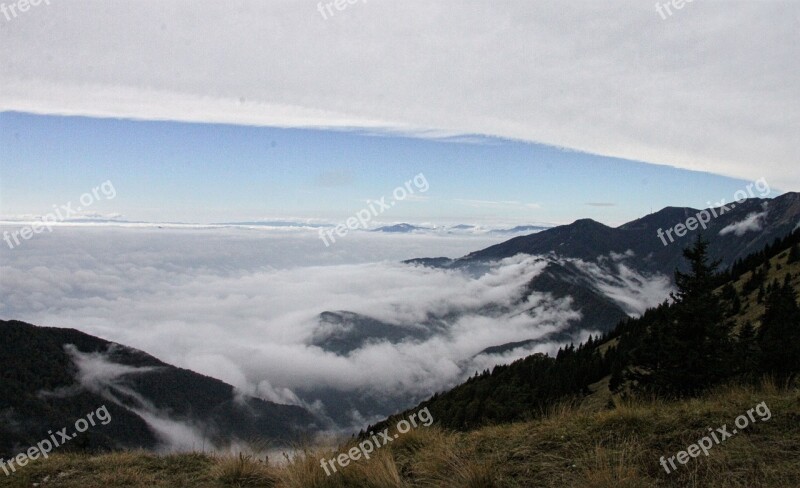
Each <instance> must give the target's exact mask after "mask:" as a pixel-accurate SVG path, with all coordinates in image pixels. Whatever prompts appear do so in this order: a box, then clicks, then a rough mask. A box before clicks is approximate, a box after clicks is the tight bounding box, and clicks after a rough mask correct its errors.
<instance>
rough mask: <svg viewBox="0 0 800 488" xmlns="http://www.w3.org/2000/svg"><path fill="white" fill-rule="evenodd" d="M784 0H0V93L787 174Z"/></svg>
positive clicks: (52, 105)
mask: <svg viewBox="0 0 800 488" xmlns="http://www.w3.org/2000/svg"><path fill="white" fill-rule="evenodd" d="M323 3H325V2H323ZM798 9H800V4H798V3H797V2H785V1H769V2H767V1H762V2H753V1H749V0H748V1H744V0H742V1H730V2H712V1H706V2H693V3H688V4H686V5H685V8H683V9H682V10H675V11H674V15H672V16H671V17H668V18H666V19H662V18H661V16H659V14H658V13H657V12H656V10H655V8H654V7H653V4H651V3H642V2H638V1H634V0H618V1H611V2H567V3H563V2H562V3H556V2H527V1H524V0H504V1H499V2H492V3H482V2H470V3H467V4H465V3H463V2H458V1H456V0H444V1H441V2H436V3H435V4H431V2H428V1H422V0H408V1H403V2H365V3H361V2H359V3H356V4H355V5H351V6H349V8H347V9H346V10H344V11H337V12H336V15H334V16H332V17H329V18H328V19H327V20H325V19H324V18H323V16H322V15H321V14H320V13H319V12H318V10H317V2H296V1H280V2H256V1H254V0H253V1H234V2H214V1H211V0H199V1H192V2H189V1H186V0H174V1H170V2H161V3H155V2H135V3H126V2H104V1H101V0H83V1H78V0H76V1H71V2H52V4H51V5H50V6H42V7H40V8H35V9H31V10H30V11H28V12H26V13H25V14H24V15H21V16H19V17H18V18H15V19H12V20H11V21H10V22H5V20H4V19H0V21H2V22H4V25H3V28H2V29H0V44H2V45H3V46H4V48H3V50H2V51H0V64H2V65H3V66H4V67H5V68H4V69H3V70H2V72H0V87H2V88H0V90H2V92H1V93H0V110H20V111H28V112H33V113H47V114H54V113H55V114H84V115H92V116H104V117H132V118H141V119H150V120H152V119H159V120H161V119H164V120H184V121H200V122H228V123H235V124H245V125H275V126H325V127H339V128H343V127H360V128H367V129H369V130H371V131H377V132H380V131H381V130H386V129H391V130H399V131H403V132H407V133H410V134H415V135H417V136H420V137H442V136H447V135H459V134H488V135H498V136H503V137H510V138H516V139H522V140H528V141H538V142H543V143H546V144H551V145H556V146H562V147H567V148H572V149H577V150H581V151H587V152H591V153H597V154H602V155H610V156H620V157H625V158H630V159H634V160H641V161H647V162H654V163H660V164H670V165H675V166H679V167H683V168H690V169H697V170H704V171H710V172H714V173H719V174H725V175H730V176H738V177H741V178H743V179H748V180H749V179H752V178H753V174H752V168H753V166H757V167H758V168H759V171H761V172H763V174H761V175H759V176H765V177H767V179H768V180H769V181H776V182H778V181H779V182H781V186H782V188H783V189H785V190H797V189H799V188H800V176H798V173H797V172H796V171H794V170H792V168H794V167H795V166H796V164H797V161H798V150H797V145H796V144H795V142H796V134H797V133H798V132H800V97H798V96H797V93H798V91H799V90H800V63H798V61H797V60H798V56H797V52H796V46H797V44H798V41H800V31H798V29H797V25H796V19H797V15H798V11H799V10H798ZM142 46H147V49H142ZM341 181H344V180H343V178H342V177H341V175H339V176H336V175H333V176H332V177H330V178H326V179H324V181H321V182H320V183H321V184H338V183H340V182H341Z"/></svg>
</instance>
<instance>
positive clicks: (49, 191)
mask: <svg viewBox="0 0 800 488" xmlns="http://www.w3.org/2000/svg"><path fill="white" fill-rule="evenodd" d="M0 129H1V130H0V147H2V152H0V216H3V217H15V216H20V215H31V214H32V215H41V214H44V213H46V212H48V211H49V210H50V209H51V208H52V206H53V205H61V204H65V203H67V202H69V201H76V200H77V198H78V197H79V196H80V195H81V194H83V193H85V192H87V191H89V190H91V189H92V188H94V187H96V186H97V185H99V184H100V183H102V182H104V181H107V180H110V181H112V182H113V185H114V187H115V189H116V192H117V196H116V198H115V199H113V200H110V201H100V202H97V203H95V204H93V207H92V209H91V210H92V211H93V212H97V213H101V214H111V213H119V214H122V216H123V217H124V218H125V219H127V220H145V221H183V222H198V223H211V222H221V221H241V220H257V219H291V218H318V219H322V220H328V221H338V220H341V219H343V218H346V217H348V216H351V215H353V214H354V213H355V212H356V211H358V210H359V209H361V208H363V207H364V205H365V202H366V201H367V200H368V199H378V198H380V197H382V196H387V197H389V196H391V192H392V190H393V189H394V188H396V187H397V186H401V185H403V183H404V182H406V181H407V180H409V179H411V178H412V177H414V176H415V175H417V174H419V173H423V174H424V175H425V178H426V180H427V181H428V183H429V185H430V189H429V190H428V191H427V192H426V193H424V194H423V195H421V196H422V197H423V198H420V199H414V200H413V201H411V200H407V201H404V202H402V204H399V205H397V206H396V207H394V208H392V209H391V210H390V211H387V212H386V213H385V214H384V215H382V216H381V217H382V220H383V221H389V222H399V221H411V222H418V223H423V222H432V223H459V222H466V223H481V224H493V223H520V224H521V223H537V222H549V223H568V222H571V221H573V220H575V219H577V218H583V217H590V218H594V219H596V220H599V221H601V222H604V223H607V224H609V225H616V224H620V223H623V222H625V221H628V220H632V219H634V218H637V217H639V216H642V215H644V214H646V213H648V212H649V211H650V209H651V208H652V209H653V210H658V209H660V208H662V207H664V206H668V205H674V206H693V207H703V206H705V205H706V202H708V201H711V202H712V203H713V202H716V201H718V200H719V199H721V198H727V199H728V200H729V201H730V200H731V197H732V195H733V193H734V192H735V191H736V190H738V189H741V188H743V187H744V185H745V184H746V183H747V182H746V181H744V180H736V179H732V178H726V177H721V176H716V175H712V174H708V173H701V172H695V171H688V170H683V169H676V168H672V167H667V166H657V165H652V164H645V163H641V162H634V161H627V160H621V159H616V158H609V157H602V156H596V155H591V154H586V153H581V152H575V151H569V150H562V149H558V148H554V147H550V146H544V145H538V144H533V143H527V142H517V141H511V140H506V139H499V138H488V137H474V138H451V139H444V140H442V139H426V138H420V137H412V136H403V135H398V134H396V133H381V134H376V133H373V134H369V133H366V132H363V131H347V130H323V129H319V130H316V129H282V128H270V127H246V126H239V125H222V124H207V123H186V122H154V121H132V120H121V119H104V118H88V117H64V116H40V115H30V114H23V113H16V112H4V113H0ZM758 177H759V175H758V174H755V173H754V174H753V180H755V179H757V178H758ZM770 183H773V182H770ZM772 187H773V190H775V189H776V187H777V185H775V184H772ZM774 194H775V193H773V196H774Z"/></svg>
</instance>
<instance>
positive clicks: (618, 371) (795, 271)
mask: <svg viewBox="0 0 800 488" xmlns="http://www.w3.org/2000/svg"><path fill="white" fill-rule="evenodd" d="M753 280H757V282H756V283H755V288H754V287H753V286H749V285H748V283H751V282H752V281H753ZM715 281H716V282H717V283H718V284H719V286H718V287H717V288H716V292H715V294H716V295H718V296H719V297H720V300H721V303H722V306H723V310H724V311H725V318H724V321H725V325H723V326H724V327H727V328H729V330H730V331H731V332H730V333H731V336H730V337H731V347H732V348H733V350H734V351H736V356H735V357H733V358H730V359H731V361H730V362H729V363H727V366H726V367H727V368H729V369H728V370H727V371H726V374H727V377H728V378H734V379H741V378H744V380H745V381H749V380H750V379H751V378H753V377H754V376H758V375H759V374H761V373H760V372H761V370H760V369H759V366H758V363H759V358H761V360H762V361H763V358H768V359H769V358H771V357H772V356H773V355H775V354H774V352H771V351H768V350H760V349H759V346H758V343H759V340H758V337H759V333H758V329H759V327H760V325H761V322H762V320H763V317H765V312H766V310H767V309H766V307H765V304H766V303H769V296H770V293H777V292H778V288H780V286H779V284H780V283H786V285H784V286H787V287H790V288H791V289H793V291H794V293H795V295H796V294H797V293H798V292H800V229H798V230H796V231H795V232H792V233H790V234H789V235H787V236H785V237H784V238H781V239H777V240H776V241H775V242H773V243H772V244H770V245H768V246H765V248H764V249H763V250H761V251H759V252H757V253H754V254H752V255H750V256H748V257H746V258H745V259H744V260H743V261H742V263H741V264H740V265H738V266H737V268H736V274H735V275H734V274H732V273H731V272H730V271H728V272H723V273H720V274H719V275H717V278H716V280H715ZM769 283H771V284H769ZM759 284H760V285H761V287H762V288H766V290H767V291H766V297H762V298H759V295H760V293H758V292H757V289H758V287H759ZM714 286H717V285H714ZM770 290H772V291H770ZM674 313H675V312H674V305H666V304H662V305H661V306H659V307H656V308H654V309H650V310H648V311H646V312H645V313H644V314H643V315H642V316H641V317H640V318H626V319H624V320H622V321H620V322H619V324H618V325H617V327H616V328H615V329H614V330H613V331H611V332H610V333H608V334H606V335H605V336H604V337H603V338H602V339H599V340H596V339H590V340H589V341H588V342H587V343H584V344H581V345H580V346H578V347H574V346H568V347H566V348H562V349H561V350H560V351H559V352H558V354H557V356H556V357H548V356H545V355H543V354H534V355H532V356H528V357H526V358H523V359H520V360H518V361H515V362H514V363H512V364H510V365H502V366H496V367H495V368H493V369H492V370H491V371H488V370H487V371H484V372H483V373H481V374H476V375H475V376H474V377H473V378H470V379H469V380H468V381H467V382H465V383H463V384H461V385H459V386H457V387H455V388H453V389H452V390H449V391H447V392H444V393H441V394H436V395H434V396H433V397H431V398H430V399H429V400H427V401H425V402H422V403H421V404H420V405H418V406H417V407H414V408H412V409H409V410H406V411H405V412H403V413H400V414H397V415H395V416H392V417H390V418H389V419H387V420H385V421H384V422H381V423H379V424H377V425H375V426H370V427H368V428H367V430H366V432H370V431H375V432H379V431H380V430H382V429H383V428H385V427H388V426H390V425H393V423H394V422H395V421H396V420H397V419H400V418H406V417H407V416H408V415H409V414H410V413H412V412H416V411H418V410H419V409H422V408H428V409H429V411H430V412H431V414H432V415H433V417H434V418H435V419H436V422H437V423H438V424H440V425H442V426H444V427H448V428H453V429H459V430H469V429H474V428H478V427H480V426H482V425H491V424H497V423H506V422H512V421H518V420H525V419H529V418H533V417H536V416H538V415H541V414H542V413H543V412H545V411H546V410H547V409H549V408H550V407H552V406H554V405H556V404H558V403H559V402H564V401H567V400H575V401H578V402H580V401H581V400H583V399H585V398H586V397H587V396H588V395H593V394H598V396H599V397H600V398H606V400H607V399H608V389H609V384H611V385H612V386H613V388H614V389H615V390H616V389H618V388H620V384H622V383H623V379H622V377H623V376H624V374H623V372H624V371H626V370H627V371H636V370H637V369H638V368H637V364H636V363H632V362H631V361H632V360H631V357H632V352H634V351H635V349H636V348H639V347H642V345H648V344H653V343H654V341H655V339H654V338H653V333H652V330H653V326H654V325H655V324H660V323H664V321H665V320H666V318H668V317H673V316H674ZM737 324H738V325H737ZM743 324H749V325H751V326H754V327H755V329H756V330H755V331H754V330H752V329H750V330H749V331H748V330H747V327H743ZM786 325H787V326H788V327H789V328H792V324H786ZM793 327H794V332H793V334H794V335H800V324H797V323H795V324H793ZM772 342H773V343H777V341H775V340H774V338H773V339H772ZM620 344H622V345H620ZM656 344H657V342H656ZM792 344H793V347H795V348H796V347H797V346H796V344H795V342H794V341H792ZM623 346H624V347H623ZM776 347H777V348H780V345H779V343H778V345H777V346H776ZM714 352H715V353H719V354H722V353H721V352H720V351H714ZM783 373H785V374H792V373H793V374H795V375H797V374H800V370H798V371H795V372H792V371H783ZM598 388H599V389H602V390H605V395H600V393H603V392H601V391H598Z"/></svg>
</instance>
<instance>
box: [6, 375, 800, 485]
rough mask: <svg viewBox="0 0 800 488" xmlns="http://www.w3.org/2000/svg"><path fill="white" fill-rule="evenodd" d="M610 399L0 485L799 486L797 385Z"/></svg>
mask: <svg viewBox="0 0 800 488" xmlns="http://www.w3.org/2000/svg"><path fill="white" fill-rule="evenodd" d="M614 402H615V406H614V408H613V409H608V410H601V411H591V410H589V409H587V408H585V406H584V407H572V406H569V405H559V406H557V407H554V408H553V409H551V411H550V412H548V414H547V416H546V417H544V418H542V419H541V420H536V421H532V422H524V423H517V424H511V425H503V426H494V427H486V428H484V429H481V430H478V431H475V432H470V433H452V432H444V431H442V430H440V429H437V428H419V429H416V430H412V431H411V432H409V433H407V434H404V435H401V436H399V437H398V438H397V439H396V440H394V441H393V442H391V443H390V444H389V445H387V446H385V447H383V448H381V449H378V450H376V451H375V452H374V453H373V454H372V456H371V459H369V460H364V459H361V460H359V461H355V462H352V463H351V464H350V465H349V466H347V467H344V468H339V469H338V472H337V473H334V474H332V475H331V476H327V475H326V474H325V472H324V471H323V469H322V468H321V467H320V459H322V458H325V459H330V458H332V457H333V456H334V455H335V454H337V453H339V452H346V451H347V450H348V449H349V448H350V447H352V446H353V445H354V444H353V443H348V444H345V445H343V446H341V447H340V448H338V449H337V450H336V452H333V451H330V450H319V449H317V450H312V449H306V450H301V451H299V452H297V453H296V454H295V455H294V456H293V457H292V458H290V459H288V460H287V462H286V463H285V464H284V465H281V466H276V465H270V464H267V463H265V462H262V461H259V460H257V459H254V458H251V457H247V456H238V457H214V456H209V455H202V454H185V455H176V456H155V455H151V454H147V453H142V452H129V453H115V454H107V455H99V456H89V455H80V454H65V453H61V454H57V455H55V456H52V457H51V458H50V459H48V460H40V461H36V462H34V463H32V464H30V465H29V466H27V467H25V468H24V469H22V470H20V472H18V473H16V474H15V475H14V476H10V477H5V476H3V475H2V473H1V472H0V487H31V486H34V483H38V484H39V485H38V486H41V487H48V486H52V487H64V488H93V487H103V488H105V487H117V486H119V487H123V486H124V487H134V488H138V487H148V488H149V487H183V486H185V487H274V488H346V487H353V488H355V487H358V488H418V487H419V488H423V487H424V488H430V487H443V488H472V487H475V488H493V487H498V488H499V487H512V488H513V487H520V488H521V487H526V488H528V487H554V488H555V487H559V488H561V487H573V486H575V487H590V488H612V487H613V488H639V487H642V488H644V487H659V486H663V487H720V488H745V487H748V488H752V487H792V488H794V487H797V486H800V422H798V420H800V393H798V391H797V390H784V389H779V388H777V387H776V386H775V385H773V384H771V383H769V382H766V383H764V384H763V385H760V386H759V387H747V386H736V387H725V388H720V389H718V390H716V391H714V392H713V393H711V394H709V395H707V396H706V397H705V398H702V399H697V400H688V401H684V402H675V403H669V402H662V401H658V400H625V401H621V400H619V399H614ZM761 402H766V403H767V405H768V406H769V408H770V410H771V411H772V419H771V420H769V421H768V422H756V423H755V424H754V425H752V426H751V427H749V428H748V429H746V430H744V431H743V432H741V433H739V434H738V435H736V436H735V437H733V438H731V439H728V440H727V441H726V442H724V443H722V444H720V445H717V446H714V447H713V448H712V449H711V452H710V455H709V456H708V457H704V456H700V457H698V458H696V459H690V461H689V463H687V464H686V465H685V466H679V469H678V470H677V471H676V472H674V473H672V474H667V473H665V472H664V470H663V469H662V468H661V466H660V465H659V462H658V461H659V458H660V457H661V456H671V455H675V454H676V453H677V452H678V451H681V450H684V449H686V448H687V446H689V445H690V444H692V443H694V442H696V441H697V440H698V439H699V438H700V437H702V436H704V435H705V433H706V432H707V429H708V427H720V426H722V425H723V424H728V425H731V424H732V423H733V420H734V419H735V418H736V416H738V415H740V414H742V413H744V412H746V411H747V410H748V409H749V408H752V407H754V406H755V405H756V404H758V403H761Z"/></svg>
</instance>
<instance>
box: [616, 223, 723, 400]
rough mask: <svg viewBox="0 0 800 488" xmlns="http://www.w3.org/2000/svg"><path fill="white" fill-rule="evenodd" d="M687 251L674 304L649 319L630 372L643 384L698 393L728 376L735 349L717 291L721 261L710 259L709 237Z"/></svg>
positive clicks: (677, 278)
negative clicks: (685, 267) (685, 268)
mask: <svg viewBox="0 0 800 488" xmlns="http://www.w3.org/2000/svg"><path fill="white" fill-rule="evenodd" d="M683 255H684V257H685V258H686V259H687V261H688V262H689V268H690V271H689V272H688V273H682V272H680V271H676V272H675V285H676V287H677V291H676V292H675V293H673V294H672V295H671V296H672V299H673V301H674V304H673V306H672V307H671V308H669V309H668V310H666V313H665V317H664V318H663V319H662V320H656V321H654V323H653V324H651V326H650V329H649V333H648V336H649V337H647V338H646V339H645V340H644V343H643V344H642V345H641V347H639V348H638V349H637V351H636V352H635V354H633V356H634V357H633V361H634V368H632V369H633V370H635V371H633V372H632V373H631V374H630V377H631V378H632V379H634V380H636V382H637V383H638V385H639V389H642V390H646V391H652V392H656V393H661V394H666V395H675V396H685V395H694V394H696V393H699V392H701V391H702V390H704V389H706V388H708V387H709V386H711V385H713V384H715V383H717V382H719V381H721V380H723V379H724V378H726V377H727V376H729V374H730V371H731V365H732V362H731V358H732V353H733V350H732V343H731V340H730V338H729V327H728V326H727V324H726V323H725V320H724V310H723V307H722V303H721V301H720V298H719V297H718V296H717V295H716V294H715V293H714V288H715V279H716V278H715V274H714V271H715V270H716V268H717V266H718V265H719V262H709V257H708V241H706V240H704V239H703V238H702V237H698V238H697V240H696V241H695V243H694V244H693V245H692V247H690V248H688V249H686V250H684V252H683ZM664 319H665V320H664Z"/></svg>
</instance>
